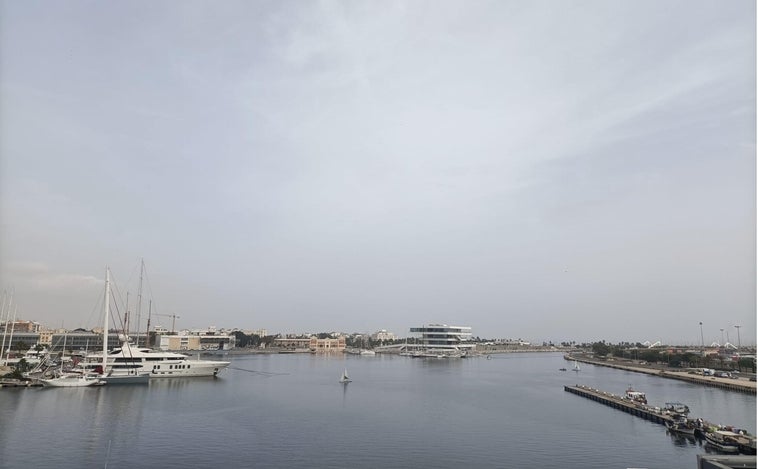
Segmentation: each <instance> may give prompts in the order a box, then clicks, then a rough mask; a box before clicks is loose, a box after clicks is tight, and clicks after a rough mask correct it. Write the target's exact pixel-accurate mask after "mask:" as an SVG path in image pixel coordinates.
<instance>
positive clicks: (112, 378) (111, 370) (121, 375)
mask: <svg viewBox="0 0 758 469" xmlns="http://www.w3.org/2000/svg"><path fill="white" fill-rule="evenodd" d="M109 304H110V270H109V269H108V268H107V267H106V268H105V311H104V316H105V319H104V320H103V352H102V357H101V356H99V355H95V354H93V355H91V356H89V358H90V360H89V361H87V362H84V363H80V364H79V368H80V369H82V372H83V374H85V375H87V374H90V373H92V372H94V373H95V375H96V376H97V377H98V378H99V379H100V380H102V381H104V382H106V383H108V384H148V382H149V381H150V372H149V371H142V370H141V368H142V364H141V363H140V360H139V359H133V358H132V357H131V356H121V355H119V356H118V357H112V358H111V363H108V316H110V308H109ZM114 365H115V366H114Z"/></svg>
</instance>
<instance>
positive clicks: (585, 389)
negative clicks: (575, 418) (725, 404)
mask: <svg viewBox="0 0 758 469" xmlns="http://www.w3.org/2000/svg"><path fill="white" fill-rule="evenodd" d="M563 389H564V391H566V392H570V393H571V394H576V395H577V396H581V397H584V398H587V399H590V400H593V401H595V402H599V403H601V404H605V405H607V406H609V407H613V408H614V409H617V410H620V411H622V412H626V413H628V414H632V415H635V416H637V417H640V418H643V419H645V420H649V421H651V422H654V423H658V424H660V425H666V426H668V425H667V424H671V423H673V422H674V421H675V420H676V418H675V417H674V416H673V415H672V414H671V413H670V412H668V411H665V410H662V409H661V408H659V407H653V406H649V405H647V404H643V403H641V402H636V401H634V400H631V399H625V398H623V397H622V396H618V395H616V394H613V393H609V392H605V391H601V390H600V389H595V388H592V387H590V386H583V385H581V384H577V385H574V386H564V387H563ZM698 420H699V421H700V422H701V426H702V429H701V430H700V432H701V436H702V435H703V434H704V432H705V431H709V430H707V429H709V428H717V427H718V426H717V425H715V424H713V423H711V422H708V421H706V420H704V419H698ZM738 441H739V445H740V451H742V452H744V453H748V454H755V445H756V440H755V436H752V435H741V436H740V438H739V440H738ZM753 461H755V459H753Z"/></svg>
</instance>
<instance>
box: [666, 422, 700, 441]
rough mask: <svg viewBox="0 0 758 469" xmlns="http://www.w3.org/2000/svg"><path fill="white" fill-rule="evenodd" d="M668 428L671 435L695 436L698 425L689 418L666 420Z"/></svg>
mask: <svg viewBox="0 0 758 469" xmlns="http://www.w3.org/2000/svg"><path fill="white" fill-rule="evenodd" d="M665 423H666V428H667V429H668V430H669V432H671V433H678V434H680V435H688V436H693V437H694V436H695V430H697V424H696V423H695V422H694V421H692V420H690V419H687V418H683V419H679V420H674V421H669V420H666V422H665Z"/></svg>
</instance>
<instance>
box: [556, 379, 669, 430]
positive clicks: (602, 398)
mask: <svg viewBox="0 0 758 469" xmlns="http://www.w3.org/2000/svg"><path fill="white" fill-rule="evenodd" d="M563 389H564V390H565V391H566V392H570V393H572V394H576V395H578V396H582V397H586V398H587V399H591V400H593V401H596V402H600V403H601V404H605V405H607V406H610V407H613V408H614V409H618V410H621V411H623V412H626V413H628V414H632V415H636V416H637V417H641V418H643V419H645V420H650V421H651V422H655V423H658V424H661V425H665V424H666V422H673V419H672V418H671V417H670V416H669V415H667V414H662V413H659V412H655V411H654V410H653V409H650V408H649V407H648V406H644V405H642V404H639V403H636V402H633V401H630V400H628V399H623V398H622V397H621V396H617V395H615V394H611V393H609V392H604V391H601V390H599V389H593V388H591V387H589V386H582V385H579V384H577V385H576V386H564V387H563Z"/></svg>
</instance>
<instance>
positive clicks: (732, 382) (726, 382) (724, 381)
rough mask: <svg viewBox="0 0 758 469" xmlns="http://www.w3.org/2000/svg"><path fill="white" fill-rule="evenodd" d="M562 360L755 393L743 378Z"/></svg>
mask: <svg viewBox="0 0 758 469" xmlns="http://www.w3.org/2000/svg"><path fill="white" fill-rule="evenodd" d="M564 359H565V360H567V361H577V362H579V363H587V364H590V365H597V366H604V367H607V368H615V369H618V370H625V371H632V372H634V373H644V374H648V375H653V376H660V377H661V378H669V379H678V380H680V381H687V382H689V383H693V384H699V385H703V386H714V387H718V388H721V389H727V390H730V391H736V392H743V393H747V394H755V393H756V382H755V381H748V380H747V379H744V378H739V379H732V378H719V377H715V376H702V375H698V374H693V373H690V372H689V371H678V370H676V371H675V370H670V369H665V368H655V367H652V366H647V367H646V366H644V365H639V364H633V365H630V364H623V363H618V362H615V361H614V362H608V361H604V360H597V359H589V358H585V357H580V356H573V355H570V354H566V355H564Z"/></svg>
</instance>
